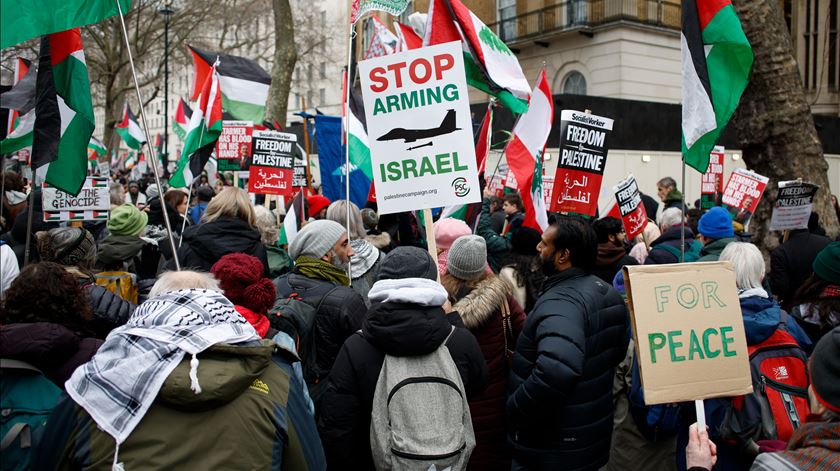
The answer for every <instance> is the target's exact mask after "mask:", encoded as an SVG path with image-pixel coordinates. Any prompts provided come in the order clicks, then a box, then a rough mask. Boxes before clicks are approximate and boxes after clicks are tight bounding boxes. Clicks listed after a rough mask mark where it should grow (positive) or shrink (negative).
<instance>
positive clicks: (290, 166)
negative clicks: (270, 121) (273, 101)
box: [248, 131, 297, 196]
mask: <svg viewBox="0 0 840 471" xmlns="http://www.w3.org/2000/svg"><path fill="white" fill-rule="evenodd" d="M251 144H252V146H251V148H252V155H251V162H250V170H249V173H248V191H249V192H251V193H261V194H264V195H284V196H291V195H292V192H293V189H292V173H293V172H294V162H293V161H294V149H295V145H297V136H295V135H294V134H289V133H284V132H278V131H254V132H253V139H252V142H251Z"/></svg>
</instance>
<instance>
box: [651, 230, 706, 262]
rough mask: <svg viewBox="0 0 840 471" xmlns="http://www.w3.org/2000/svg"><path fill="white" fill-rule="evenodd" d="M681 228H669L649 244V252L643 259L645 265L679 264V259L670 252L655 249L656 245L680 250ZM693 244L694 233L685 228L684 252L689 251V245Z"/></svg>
mask: <svg viewBox="0 0 840 471" xmlns="http://www.w3.org/2000/svg"><path fill="white" fill-rule="evenodd" d="M682 227H683V226H674V227H669V228H668V229H667V230H666V231H665V232H663V233H662V235H660V236H659V237H657V238H656V240H654V241H653V242H651V243H650V250H648V256H647V258H646V259H645V265H663V264H666V263H679V261H680V260H679V258H677V257H676V256H674V254H672V253H671V252H669V251H667V250H663V249H656V250H654V249H655V248H656V246H657V245H660V244H661V245H668V246H671V247H673V248H675V249H677V250H680V241H681V239H682V230H683V229H682ZM692 242H694V232H692V231H691V229H689V228H688V227H686V228H685V251H686V252H690V251H691V243H692Z"/></svg>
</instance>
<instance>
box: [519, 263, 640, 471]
mask: <svg viewBox="0 0 840 471" xmlns="http://www.w3.org/2000/svg"><path fill="white" fill-rule="evenodd" d="M627 327H628V314H627V308H626V306H625V305H624V301H622V299H621V296H619V294H618V292H616V291H615V289H613V287H612V286H610V285H608V284H606V283H604V282H603V281H602V280H600V279H598V278H597V277H595V276H592V275H588V274H586V272H584V271H583V270H581V269H579V268H570V269H568V270H565V271H563V272H561V273H558V274H556V275H553V276H552V277H550V278H548V279H547V280H546V281H545V285H544V287H543V293H542V295H541V296H540V298H539V300H537V303H536V304H535V305H534V309H533V310H532V311H531V313H530V314H529V315H528V318H527V319H526V320H525V326H524V327H523V329H522V332H521V333H520V335H519V339H518V341H517V343H516V352H515V353H514V356H513V360H512V364H511V374H510V385H509V391H510V395H509V396H508V401H507V413H508V423H509V425H508V429H509V430H510V432H511V435H510V437H509V439H510V441H511V444H512V446H513V456H514V460H515V461H516V462H517V463H518V464H519V465H520V466H524V467H526V468H528V469H564V470H569V471H571V470H584V469H598V468H600V467H601V466H603V465H605V464H606V463H607V460H608V458H609V450H610V438H611V435H612V428H613V402H612V385H613V376H614V371H615V367H616V366H617V365H618V364H619V363H620V362H621V361H622V360H623V359H624V356H625V353H626V352H627V344H628V341H629V339H628V338H627V331H628V330H627Z"/></svg>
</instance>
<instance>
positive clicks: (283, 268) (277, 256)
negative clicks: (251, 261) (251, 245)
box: [265, 245, 295, 280]
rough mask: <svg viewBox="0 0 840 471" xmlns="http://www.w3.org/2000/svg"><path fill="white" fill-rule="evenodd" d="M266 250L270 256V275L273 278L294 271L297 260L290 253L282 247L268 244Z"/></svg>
mask: <svg viewBox="0 0 840 471" xmlns="http://www.w3.org/2000/svg"><path fill="white" fill-rule="evenodd" d="M265 252H266V255H267V256H268V277H269V278H271V279H272V280H273V279H275V278H277V277H278V276H283V275H285V274H286V273H289V272H290V271H292V268H294V266H295V262H294V261H293V260H292V257H289V254H288V253H287V252H286V251H285V250H283V249H281V248H280V247H271V246H268V245H266V246H265Z"/></svg>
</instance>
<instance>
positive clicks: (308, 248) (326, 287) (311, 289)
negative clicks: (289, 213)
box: [274, 219, 367, 411]
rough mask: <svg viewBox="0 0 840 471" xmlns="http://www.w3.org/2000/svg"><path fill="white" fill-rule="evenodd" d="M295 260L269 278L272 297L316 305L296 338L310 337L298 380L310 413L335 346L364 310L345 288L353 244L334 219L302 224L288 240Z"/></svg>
mask: <svg viewBox="0 0 840 471" xmlns="http://www.w3.org/2000/svg"><path fill="white" fill-rule="evenodd" d="M289 255H290V256H291V257H292V259H294V261H295V267H294V268H293V269H292V271H291V272H289V273H287V274H285V275H283V276H281V277H279V278H277V279H275V280H274V286H275V290H276V293H277V299H278V300H280V299H283V298H293V299H297V300H300V301H303V302H305V303H307V304H309V305H310V306H312V307H313V308H315V309H316V313H315V320H314V322H312V324H311V327H310V328H309V330H306V331H299V332H298V335H299V336H300V340H301V342H308V341H311V342H313V343H314V346H315V355H314V356H315V358H307V357H306V353H305V352H303V351H301V352H299V353H300V355H301V361H302V362H303V363H304V364H306V363H307V362H310V364H309V365H307V366H306V368H304V371H305V374H304V379H305V380H306V383H307V385H308V386H309V394H310V396H311V397H312V401H313V402H314V403H315V408H316V411H317V410H318V407H319V404H320V396H321V394H322V392H323V389H324V386H325V385H326V379H327V377H328V376H329V374H330V369H331V368H332V365H333V362H334V361H335V357H336V355H337V354H338V350H339V349H340V348H341V345H342V344H343V343H344V341H345V340H347V337H350V335H352V334H353V333H354V332H356V331H357V330H359V328H360V327H361V326H362V320H363V319H364V317H365V312H366V310H367V308H366V307H365V301H364V299H363V298H362V296H361V295H359V293H357V292H356V291H354V290H353V289H352V288H350V286H349V284H350V280H349V278H348V277H347V267H348V265H349V263H350V257H352V256H353V247H352V246H351V245H350V241H349V240H348V237H347V231H346V230H345V229H344V227H342V226H341V225H340V224H338V223H337V222H335V221H330V220H326V219H320V220H316V221H313V222H310V223H308V224H306V225H305V226H304V227H303V229H301V230H300V232H298V233H297V235H296V236H295V238H294V240H292V242H291V244H289Z"/></svg>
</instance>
